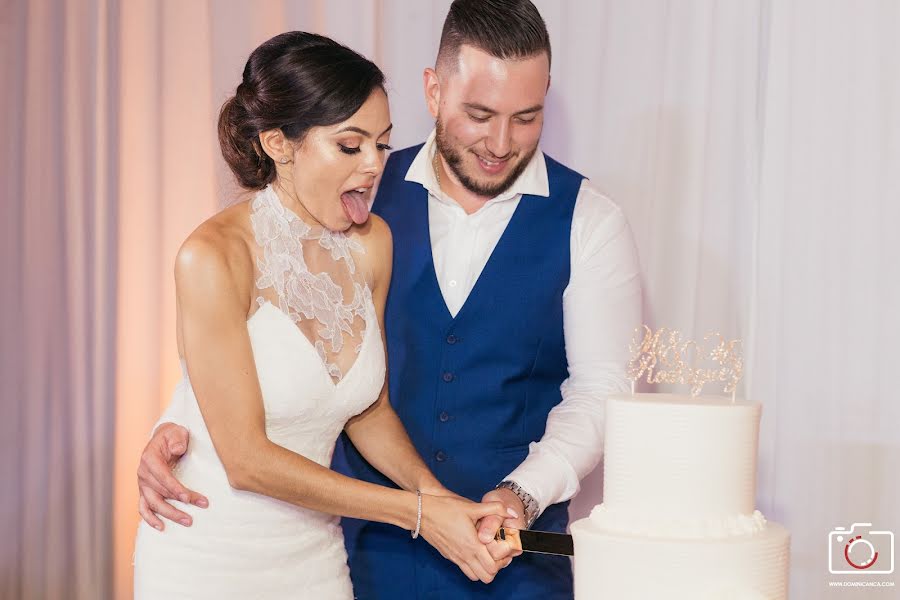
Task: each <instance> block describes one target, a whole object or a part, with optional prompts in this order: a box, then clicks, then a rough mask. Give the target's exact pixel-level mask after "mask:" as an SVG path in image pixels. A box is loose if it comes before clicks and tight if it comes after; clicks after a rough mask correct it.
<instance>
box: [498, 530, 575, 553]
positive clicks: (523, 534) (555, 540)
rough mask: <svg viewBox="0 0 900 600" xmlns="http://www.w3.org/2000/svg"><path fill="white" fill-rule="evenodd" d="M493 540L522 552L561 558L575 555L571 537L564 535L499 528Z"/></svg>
mask: <svg viewBox="0 0 900 600" xmlns="http://www.w3.org/2000/svg"><path fill="white" fill-rule="evenodd" d="M494 539H495V540H497V541H499V542H506V543H508V544H509V545H510V546H512V547H513V548H515V549H516V550H522V551H523V552H536V553H538V554H556V555H561V556H574V555H575V548H574V546H573V544H572V536H571V535H566V534H565V533H553V532H551V531H532V530H530V529H512V528H511V527H501V528H500V529H499V530H498V531H497V535H495V536H494Z"/></svg>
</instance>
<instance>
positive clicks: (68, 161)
mask: <svg viewBox="0 0 900 600" xmlns="http://www.w3.org/2000/svg"><path fill="white" fill-rule="evenodd" d="M536 4H537V5H538V7H539V9H540V10H541V12H542V14H543V15H544V17H545V19H546V20H547V23H548V26H549V29H550V34H551V39H552V42H553V73H552V85H551V89H550V93H549V96H548V103H547V121H546V125H545V129H544V137H543V148H544V150H545V151H547V152H548V153H550V154H551V155H553V156H554V157H556V158H558V159H560V160H562V161H563V162H565V163H567V164H569V165H570V166H572V167H574V168H576V169H578V170H580V171H581V172H582V173H584V174H585V175H587V176H589V177H590V178H591V179H593V180H594V181H595V182H596V183H598V184H599V185H600V187H601V188H602V189H604V190H605V191H606V192H607V193H608V194H609V195H610V196H612V197H613V198H614V199H615V200H617V201H618V202H619V203H620V204H621V205H622V206H623V207H624V209H625V210H626V212H627V214H628V216H629V219H630V221H631V225H632V228H633V230H634V232H635V235H636V239H637V243H638V247H639V251H640V255H641V261H642V266H643V275H644V285H645V290H646V298H645V306H644V308H645V320H646V321H647V322H648V323H650V324H652V325H654V326H667V327H674V328H679V329H681V330H682V331H684V333H685V334H686V335H688V336H691V337H702V336H703V335H704V334H705V333H707V332H709V331H713V330H715V331H720V332H721V333H723V334H724V335H726V336H728V337H739V338H743V339H744V341H745V356H746V359H747V374H746V378H745V381H744V385H743V386H742V390H741V393H742V395H745V396H747V397H750V398H752V399H755V400H759V401H760V402H762V403H763V421H762V432H761V439H760V471H759V486H758V492H757V501H758V505H759V507H760V510H762V511H763V513H764V514H766V515H767V517H769V518H770V519H772V520H775V521H779V522H781V523H784V524H785V525H786V526H787V527H788V528H789V529H790V530H791V532H792V534H793V545H792V556H791V558H792V567H791V568H792V573H791V575H792V577H791V596H792V598H798V599H801V600H805V599H813V598H816V599H818V598H843V597H846V595H847V594H850V593H852V592H849V591H848V590H841V589H839V588H835V587H829V582H830V581H832V580H844V579H855V580H863V579H868V580H872V581H888V580H891V581H893V580H894V579H892V578H894V577H895V576H894V575H891V576H887V577H875V576H864V575H857V576H831V575H829V573H828V564H827V541H828V533H829V531H831V530H832V529H833V528H835V527H838V526H849V525H850V524H852V523H854V522H871V523H873V525H874V526H875V528H878V529H883V530H892V531H894V532H897V533H900V509H898V506H900V484H898V483H897V479H896V477H895V474H896V473H898V472H900V436H898V431H900V407H898V403H897V402H896V391H895V390H896V384H895V382H894V378H893V372H892V371H893V369H894V368H896V367H895V365H896V364H897V363H900V349H898V344H897V341H898V340H900V316H898V314H897V310H896V307H897V306H900V268H898V266H897V264H896V260H897V256H900V241H898V237H897V236H896V234H895V230H896V228H897V225H896V224H897V223H898V222H900V114H898V113H900V108H898V107H900V41H898V35H897V32H898V31H900V3H897V2H894V1H893V0H859V1H852V0H746V1H728V0H718V1H717V0H690V1H685V2H674V1H671V0H565V1H554V0H537V1H536ZM0 5H2V6H0V33H2V36H0V50H2V54H0V74H2V75H3V76H4V77H3V81H5V82H7V91H6V92H4V93H3V95H2V96H0V124H2V126H3V131H2V133H3V135H2V140H3V141H2V144H0V148H2V156H0V158H2V160H0V174H2V184H0V185H2V189H3V194H4V197H3V205H2V213H0V214H2V223H0V227H2V236H3V239H2V240H0V244H2V248H3V253H2V262H0V265H2V267H3V281H4V282H7V285H5V286H3V288H2V290H0V300H2V302H3V304H2V311H0V315H2V318H3V321H2V325H3V335H2V346H0V348H2V352H3V355H2V359H3V360H2V371H0V377H2V390H3V391H2V393H3V399H4V401H3V406H2V410H3V415H2V419H0V427H2V435H3V451H2V452H0V468H2V471H0V477H2V478H3V479H2V481H3V482H4V491H3V493H2V502H3V504H2V515H3V522H2V530H0V535H2V536H3V539H4V545H3V548H4V550H3V553H2V555H0V556H2V565H0V576H2V581H0V598H17V597H29V598H30V597H46V598H56V597H59V598H61V597H67V598H69V597H72V598H75V597H77V598H103V597H110V595H112V596H114V597H116V598H129V597H130V590H131V555H132V546H133V536H134V531H135V526H136V523H137V515H136V510H135V506H136V490H135V489H134V488H135V486H134V471H135V466H136V461H137V457H138V454H139V452H140V449H141V448H142V446H143V444H144V441H145V439H146V434H147V432H148V431H149V429H150V427H151V425H152V423H153V422H154V420H155V419H156V417H157V415H158V414H159V412H160V410H161V408H162V407H163V406H164V404H165V403H166V402H168V395H169V393H170V391H171V389H172V387H173V386H174V383H175V379H176V377H177V376H178V363H177V358H176V350H175V342H174V302H173V301H174V292H173V285H172V276H171V272H172V271H171V269H172V264H173V257H174V254H175V251H176V250H177V248H178V245H179V244H180V242H181V240H183V239H184V237H185V236H186V235H187V234H188V233H189V232H190V231H191V230H192V229H193V228H194V227H195V226H196V225H197V224H198V223H199V222H200V221H202V220H203V219H204V218H206V217H207V216H208V215H210V214H212V213H213V212H214V211H215V210H217V208H218V207H220V206H222V205H223V204H225V203H228V202H230V201H233V199H234V198H235V188H234V185H233V184H232V183H231V180H230V178H229V175H228V173H227V170H226V169H225V167H224V164H223V162H222V160H221V158H220V157H219V154H218V147H217V143H216V136H215V119H216V114H217V110H218V107H219V106H220V104H221V103H222V101H223V100H224V99H225V97H226V96H227V95H228V94H230V93H231V92H233V89H234V87H235V86H236V85H237V83H238V82H239V78H240V73H241V70H242V68H243V64H244V61H245V60H246V57H247V56H248V54H249V53H250V51H251V50H252V49H253V48H254V47H255V46H256V45H258V44H259V43H260V42H262V41H264V40H265V39H267V38H268V37H270V36H272V35H274V34H276V33H279V32H281V31H285V30H289V29H306V30H311V31H316V32H319V33H323V34H326V35H330V36H332V37H334V38H336V39H338V40H339V41H342V42H344V43H346V44H348V45H350V46H352V47H353V48H355V49H357V50H359V51H361V52H363V53H364V54H366V55H368V56H369V57H371V58H372V59H374V60H375V61H376V62H378V63H379V64H380V65H381V66H382V67H383V68H384V70H385V72H386V74H387V76H388V79H389V92H390V96H391V106H392V113H393V121H394V125H395V127H394V135H393V137H392V145H394V146H395V147H398V148H400V147H403V146H406V145H409V144H413V143H417V142H420V141H422V140H423V139H424V138H425V136H426V135H427V133H428V131H429V130H430V128H431V126H432V123H431V120H430V117H429V115H428V113H427V111H426V110H425V105H424V101H423V97H422V81H421V74H422V69H423V68H424V67H426V66H430V65H431V64H432V63H433V59H434V56H435V52H436V50H437V43H438V39H439V35H440V28H441V24H442V22H443V19H444V16H445V14H446V11H447V7H448V5H449V0H435V1H433V2H425V1H418V0H365V1H363V0H330V1H325V0H305V1H304V0H265V1H257V2H252V3H249V2H243V1H241V0H203V1H196V2H193V1H192V2H180V1H178V0H128V1H121V0H69V1H63V0H33V1H30V2H26V1H25V0H7V1H5V2H0ZM9 282H12V284H11V285H10V284H9ZM63 282H65V283H63ZM113 374H115V384H113V382H112V375H113ZM113 422H114V424H115V428H114V429H113V427H112V423H113ZM113 445H114V446H115V452H114V455H113V454H112V450H111V448H112V447H113ZM113 462H114V469H113ZM86 465H87V466H86ZM110 475H112V477H111V476H110ZM6 482H11V484H10V485H8V486H7V485H5V484H6ZM601 488H602V482H601V478H600V476H599V473H595V474H593V475H591V476H590V477H589V478H588V479H587V480H586V481H585V482H584V484H583V490H582V492H581V494H580V495H579V496H578V497H577V498H576V499H575V501H574V502H573V507H572V514H573V516H576V517H578V516H583V515H585V514H587V512H588V511H589V510H590V507H592V506H593V505H594V504H596V503H597V502H599V501H600V500H601ZM110 502H113V503H114V506H115V511H114V523H112V522H110V518H111V517H110V510H109V504H110ZM113 528H114V535H112V534H111V530H112V529H113ZM113 558H114V560H115V579H114V588H113V583H112V582H111V581H110V577H111V574H110V573H111V571H112V565H110V560H111V559H113ZM896 579H900V577H897V578H896ZM111 589H114V590H115V591H114V592H111V591H110V590H111ZM28 590H30V591H32V592H33V593H32V594H31V595H28V594H25V595H23V594H24V592H25V591H28ZM864 594H865V598H892V597H894V598H895V597H897V591H896V588H882V589H880V590H878V589H875V588H869V589H867V590H866V591H865V593H864ZM857 595H861V594H857Z"/></svg>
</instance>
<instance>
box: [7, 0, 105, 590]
mask: <svg viewBox="0 0 900 600" xmlns="http://www.w3.org/2000/svg"><path fill="white" fill-rule="evenodd" d="M6 4H7V5H8V10H5V11H4V15H3V19H4V22H3V33H4V35H3V44H4V48H3V49H4V57H9V58H11V59H13V60H8V59H7V58H4V60H3V67H2V68H3V73H4V74H5V75H7V76H8V77H7V78H5V81H11V82H13V83H12V84H11V85H9V86H8V87H7V90H8V91H9V93H8V94H7V93H4V98H3V106H2V111H0V112H2V114H3V125H4V132H8V135H4V136H3V139H4V144H3V155H2V157H0V164H2V166H0V169H2V170H3V171H2V180H3V181H4V202H3V209H2V210H3V213H2V215H3V218H2V220H3V224H4V225H3V230H4V234H5V235H4V252H3V267H4V271H3V272H4V278H3V279H4V281H5V282H6V284H5V285H4V286H3V287H4V291H3V305H2V306H3V310H2V312H3V346H2V355H3V361H2V362H3V374H2V381H3V387H4V392H3V393H4V402H3V419H2V421H3V423H4V435H3V452H2V454H3V461H4V463H5V465H4V486H3V487H4V492H3V496H2V503H3V510H2V513H3V528H4V529H3V539H4V543H3V549H4V550H3V563H2V566H0V569H2V570H0V573H2V585H0V594H2V597H4V598H47V599H54V598H85V599H87V598H104V597H110V596H111V594H112V589H111V583H112V571H113V551H112V545H111V541H112V522H111V521H110V519H109V515H110V514H111V512H112V499H111V490H112V462H113V452H114V447H113V443H112V437H113V421H114V415H115V398H114V395H113V385H114V377H115V370H116V361H115V348H114V344H113V340H114V335H115V333H114V332H115V326H116V305H115V302H114V299H115V289H116V268H115V267H116V247H117V237H116V209H117V205H116V202H115V199H116V193H115V191H116V190H115V186H116V178H117V165H116V160H117V140H116V119H117V111H118V98H117V97H116V96H115V95H113V94H111V93H110V91H111V90H112V89H114V88H115V86H116V72H115V65H116V63H115V57H114V54H113V47H112V46H111V45H110V43H109V38H110V33H111V31H112V30H113V29H114V28H115V25H116V11H117V5H116V3H115V2H114V1H113V0H79V1H77V2H60V1H53V0H44V1H34V2H29V3H27V4H26V3H22V2H7V3H6ZM5 8H6V7H5ZM7 394H8V395H7ZM7 461H12V462H11V463H7Z"/></svg>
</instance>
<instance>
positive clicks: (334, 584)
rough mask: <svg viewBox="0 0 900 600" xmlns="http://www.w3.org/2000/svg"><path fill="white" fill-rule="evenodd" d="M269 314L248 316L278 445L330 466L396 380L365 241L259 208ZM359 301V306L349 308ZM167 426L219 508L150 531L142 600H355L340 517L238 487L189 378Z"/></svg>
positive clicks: (267, 202)
mask: <svg viewBox="0 0 900 600" xmlns="http://www.w3.org/2000/svg"><path fill="white" fill-rule="evenodd" d="M251 221H252V224H253V231H254V234H255V237H256V242H257V248H256V252H257V255H256V257H255V258H256V265H257V269H258V272H257V274H256V275H257V278H256V282H257V292H258V296H259V297H258V299H257V303H256V304H257V305H258V309H257V310H256V311H255V312H254V313H253V314H252V315H251V316H250V318H249V319H248V321H247V330H248V332H249V334H250V341H251V344H252V347H253V357H254V361H255V363H256V371H257V373H258V376H259V382H260V386H261V389H262V395H263V401H264V405H265V412H266V433H267V435H268V437H269V439H270V440H272V441H273V442H275V443H277V444H279V445H281V446H284V447H285V448H288V449H290V450H292V451H294V452H296V453H298V454H301V455H303V456H305V457H306V458H308V459H310V460H314V461H316V462H317V463H319V464H321V465H324V466H326V467H327V466H328V465H329V463H330V461H331V455H332V452H333V451H334V445H335V442H336V440H337V437H338V435H339V434H340V432H341V430H342V429H343V427H344V424H345V423H346V421H347V420H348V419H349V418H351V417H352V416H354V415H356V414H358V413H360V412H362V411H363V410H365V409H366V408H367V407H368V406H369V405H370V404H371V403H372V402H374V401H375V400H376V398H377V396H378V394H379V392H380V391H381V388H382V384H383V382H384V373H385V357H384V349H383V348H384V346H383V344H382V338H381V330H380V328H379V326H378V320H377V316H376V312H375V307H374V305H373V303H372V295H371V292H370V286H369V284H368V283H367V277H366V274H365V273H362V272H361V269H358V268H357V265H356V264H355V262H354V258H353V257H354V255H357V256H359V255H360V254H362V253H363V252H364V249H363V247H362V245H361V244H360V243H359V242H357V241H355V240H354V239H352V238H351V237H348V236H345V235H343V234H340V233H332V232H330V231H328V230H322V229H319V230H316V229H314V228H311V227H310V226H308V225H306V224H305V223H304V222H303V221H302V220H301V219H299V218H298V217H297V216H296V215H295V214H294V213H292V212H290V211H288V210H287V209H285V208H284V207H283V206H282V204H281V202H280V201H279V199H278V196H277V195H276V194H275V192H274V191H273V190H272V188H271V187H269V188H266V189H265V190H263V191H261V192H259V193H258V194H257V196H256V197H255V198H254V200H253V201H252V205H251ZM346 300H349V301H346ZM182 367H183V372H184V377H183V379H182V380H181V382H180V383H179V385H178V387H177V389H176V391H175V394H174V397H173V399H172V404H171V406H170V408H169V410H168V411H167V412H166V414H165V415H164V416H163V418H162V419H161V421H174V422H177V423H179V424H181V425H184V426H186V427H187V428H188V429H189V431H190V436H191V437H190V445H189V449H188V452H187V453H186V455H185V456H184V457H183V458H182V459H181V461H180V462H179V464H178V467H177V469H176V476H177V477H178V478H179V479H180V480H181V481H182V482H183V483H184V484H185V485H186V486H187V487H188V488H190V489H193V490H196V491H198V492H200V493H202V494H204V495H205V496H206V497H207V498H209V508H206V509H199V508H196V507H193V506H190V505H185V504H182V503H179V502H174V503H173V504H175V505H176V506H177V507H178V508H179V509H181V510H183V511H184V512H187V513H189V514H190V515H191V516H192V517H193V525H192V526H191V527H182V526H181V525H178V524H175V523H171V522H166V528H165V530H164V531H162V532H159V531H157V530H155V529H153V528H152V527H150V526H149V525H147V524H146V523H143V522H142V523H141V524H140V527H139V529H138V535H137V542H136V549H135V571H134V578H135V583H134V590H135V598H136V600H162V599H166V600H172V599H176V598H184V599H188V598H189V599H191V600H201V599H207V598H208V599H210V600H212V599H215V600H226V599H230V598H234V599H238V598H240V599H241V600H248V599H250V598H265V599H270V600H277V599H282V598H317V599H319V598H321V599H332V598H334V599H349V598H352V597H353V591H352V589H351V584H350V577H349V571H348V568H347V555H346V553H345V550H344V543H343V536H342V533H341V528H340V526H339V524H338V518H337V517H335V516H331V515H327V514H323V513H320V512H316V511H312V510H307V509H304V508H300V507H297V506H294V505H292V504H287V503H285V502H281V501H279V500H275V499H273V498H270V497H267V496H263V495H259V494H254V493H250V492H242V491H238V490H235V489H233V488H231V487H230V486H229V484H228V479H227V478H226V475H225V470H224V469H223V467H222V464H221V462H220V461H219V458H218V456H217V455H216V451H215V449H214V448H213V445H212V441H211V440H210V435H209V433H208V431H207V429H206V426H205V424H204V421H203V417H202V416H201V414H200V410H199V407H198V405H197V399H196V397H195V396H194V392H193V389H192V388H191V382H190V380H189V378H188V375H187V369H186V368H184V367H185V365H184V363H182Z"/></svg>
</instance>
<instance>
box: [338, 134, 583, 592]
mask: <svg viewBox="0 0 900 600" xmlns="http://www.w3.org/2000/svg"><path fill="white" fill-rule="evenodd" d="M420 148H421V146H416V147H413V148H407V149H405V150H401V151H399V152H395V153H393V154H392V155H391V157H390V158H389V159H388V163H387V165H386V167H385V170H384V175H383V176H382V180H381V184H380V186H379V189H378V196H377V200H376V202H375V205H374V207H373V211H374V212H375V213H376V214H378V215H380V216H381V217H382V218H384V219H385V221H387V223H388V225H389V226H390V228H391V231H392V233H393V237H394V265H393V278H392V281H391V287H390V292H389V295H388V301H387V307H386V312H385V335H386V339H387V347H388V372H389V383H388V386H389V392H390V399H391V404H392V405H393V407H394V409H395V410H396V411H397V414H398V415H399V416H400V419H401V420H402V421H403V424H404V425H405V426H406V429H407V431H408V432H409V436H410V438H412V441H413V443H414V444H415V446H416V449H417V450H418V451H419V453H420V454H421V455H422V457H423V458H424V459H425V461H426V462H427V463H428V466H429V467H430V468H431V470H432V471H433V472H434V474H435V475H436V476H437V478H438V479H439V480H440V481H441V482H442V483H443V484H444V485H445V486H447V487H448V488H449V489H451V490H453V491H455V492H457V493H458V494H460V495H463V496H466V497H468V498H471V499H473V500H480V499H481V497H482V496H483V495H484V494H485V492H487V491H488V490H490V489H492V488H493V487H494V486H495V485H496V484H497V483H499V482H500V481H501V480H502V479H503V478H504V477H505V476H506V475H508V474H509V473H510V472H512V471H513V470H514V469H515V468H516V466H518V465H519V464H520V463H521V462H522V461H523V460H524V459H525V457H526V455H527V454H528V445H529V444H530V443H531V442H534V441H537V440H539V439H540V438H541V436H542V435H543V434H544V428H545V426H546V422H547V414H548V413H549V412H550V409H552V408H553V407H554V406H556V405H557V404H558V403H559V401H560V399H561V397H560V391H559V386H560V384H561V383H562V382H563V380H564V379H565V378H566V377H567V376H568V370H567V362H566V354H565V341H564V339H563V308H562V305H563V301H562V295H563V291H564V290H565V288H566V286H567V285H568V283H569V267H570V256H569V254H570V251H569V248H570V238H571V233H570V232H571V225H572V212H573V209H574V207H575V199H576V196H577V195H578V190H579V189H580V186H581V181H582V179H583V177H582V176H581V175H579V174H578V173H575V172H574V171H572V170H570V169H568V168H566V167H564V166H562V165H560V164H559V163H557V162H556V161H554V160H552V159H551V158H549V157H546V156H545V158H546V163H547V172H548V176H549V183H550V196H549V197H546V198H545V197H541V196H532V195H525V196H523V197H522V199H521V201H520V202H519V205H518V207H517V208H516V211H515V213H514V214H513V216H512V218H511V219H510V221H509V225H508V226H507V227H506V230H505V231H504V233H503V235H502V237H501V238H500V241H499V242H498V243H497V246H496V248H495V249H494V251H493V253H492V254H491V257H490V259H489V260H488V262H487V264H486V265H485V267H484V270H483V271H482V273H481V276H480V277H479V278H478V281H477V282H476V284H475V287H474V288H473V289H472V292H471V293H470V294H469V297H468V298H467V300H466V302H465V304H464V305H463V307H462V308H461V309H460V311H459V313H458V314H457V316H456V318H453V317H452V316H451V315H450V313H449V311H448V310H447V307H446V304H445V303H444V299H443V296H442V295H441V290H440V287H439V286H438V281H437V276H436V274H435V270H434V263H433V260H432V255H431V240H430V234H429V227H428V196H427V191H426V190H425V188H423V187H422V185H421V184H418V183H414V182H408V181H405V179H404V178H405V176H406V172H407V170H408V169H409V166H410V164H411V163H412V161H413V159H414V158H415V156H416V154H417V153H418V151H419V149H420ZM334 468H335V469H336V470H338V471H340V472H342V473H345V474H347V475H350V476H352V477H356V478H359V479H363V480H366V481H371V482H375V483H379V484H382V485H389V486H393V484H392V483H391V482H390V481H389V480H388V479H387V478H385V477H384V476H383V475H381V474H380V473H379V472H377V471H375V470H374V469H373V468H372V467H371V466H369V464H368V463H367V462H366V461H365V459H363V458H362V456H361V455H360V454H359V453H358V452H357V451H356V449H355V448H354V447H353V445H352V444H351V443H350V442H349V440H348V439H347V438H346V437H345V436H342V437H341V439H340V441H339V443H338V448H337V449H336V451H335V460H334ZM567 523H568V503H567V502H566V503H560V504H555V505H553V506H550V507H548V508H547V509H546V510H545V511H544V513H543V514H542V515H541V517H540V518H539V519H538V520H537V522H536V523H535V524H534V528H535V529H541V530H545V531H565V528H566V525H567ZM343 527H344V535H345V539H346V544H347V551H348V555H349V560H350V574H351V577H352V578H353V586H354V591H355V593H356V596H357V597H358V598H360V599H363V600H374V599H378V600H382V599H384V600H388V599H390V600H398V599H407V598H409V599H413V598H434V599H438V598H442V599H443V598H447V599H453V600H460V599H465V598H517V599H518V600H525V599H529V598H535V599H538V598H540V599H541V600H551V599H556V598H571V597H572V575H571V567H570V563H569V559H567V558H562V557H552V556H544V555H528V554H525V555H523V556H521V557H519V558H516V559H515V560H513V563H512V565H511V566H510V567H508V568H506V569H503V570H502V571H501V572H500V573H499V574H498V575H497V577H496V579H495V580H494V581H493V582H492V583H491V584H490V585H484V584H483V583H480V582H475V583H473V582H471V581H469V580H468V579H467V578H466V577H465V575H463V574H462V572H460V571H459V569H458V568H457V567H456V565H454V564H453V563H451V562H449V561H447V560H446V559H444V558H442V557H441V556H440V554H438V553H437V551H435V550H434V549H433V548H432V547H431V546H430V545H428V543H427V542H425V541H424V540H422V539H419V540H412V539H410V535H409V532H407V531H404V530H402V529H398V528H396V527H393V526H390V525H384V524H381V523H371V522H365V521H356V520H352V519H344V520H343Z"/></svg>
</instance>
